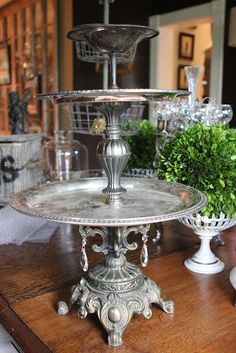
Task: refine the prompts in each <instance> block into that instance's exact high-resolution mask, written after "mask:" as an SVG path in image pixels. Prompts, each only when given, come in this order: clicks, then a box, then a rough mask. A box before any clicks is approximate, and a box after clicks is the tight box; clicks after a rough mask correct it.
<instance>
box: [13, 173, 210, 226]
mask: <svg viewBox="0 0 236 353" xmlns="http://www.w3.org/2000/svg"><path fill="white" fill-rule="evenodd" d="M121 180H122V185H123V186H124V187H125V188H126V190H127V192H126V193H124V194H123V195H122V200H121V202H119V203H115V204H111V205H109V204H106V203H105V198H106V196H104V195H103V194H102V192H101V190H102V189H103V188H104V187H106V184H107V179H106V178H91V179H80V180H72V181H66V182H56V183H49V184H46V185H43V186H39V187H32V188H29V189H26V190H24V191H22V192H20V193H18V194H16V195H14V196H13V198H12V200H11V202H10V203H11V206H12V207H13V208H15V209H16V210H18V211H20V212H22V213H25V214H28V215H32V216H39V217H44V218H47V219H52V220H55V221H59V222H65V223H66V222H67V223H74V224H82V225H96V226H117V225H137V224H144V223H146V224H148V223H155V222H159V221H165V220H170V219H176V218H181V217H183V216H184V215H187V214H190V213H193V212H196V211H197V210H199V209H201V208H202V207H203V206H204V205H205V204H206V197H205V196H204V195H203V194H202V193H201V192H199V191H197V190H195V189H193V188H191V187H188V186H186V185H181V184H175V183H166V182H163V181H160V180H156V179H141V178H137V179H136V178H121Z"/></svg>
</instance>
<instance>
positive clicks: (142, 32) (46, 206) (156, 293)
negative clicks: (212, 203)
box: [11, 24, 206, 346]
mask: <svg viewBox="0 0 236 353" xmlns="http://www.w3.org/2000/svg"><path fill="white" fill-rule="evenodd" d="M157 34H158V32H157V31H155V30H153V29H151V28H149V27H144V26H136V25H99V24H90V25H83V26H78V27H75V28H74V29H72V31H71V32H69V34H68V36H69V37H70V38H71V39H73V40H75V41H77V40H81V41H84V42H86V43H88V44H89V45H90V46H91V47H92V48H94V50H96V51H98V52H101V53H104V54H106V55H107V56H108V57H109V58H110V60H111V68H112V70H111V72H112V74H111V77H112V83H111V88H110V89H103V90H102V89H101V90H82V91H71V92H59V93H58V92H57V93H49V94H41V95H40V96H39V98H41V99H49V100H50V101H51V102H53V103H54V104H63V105H80V104H84V103H85V102H88V103H92V104H93V107H94V108H95V109H96V110H97V111H98V112H100V113H102V114H103V115H104V117H105V119H106V131H105V136H104V139H103V140H102V141H101V142H100V143H99V144H98V146H97V158H98V159H99V161H100V163H101V166H102V168H103V169H104V171H105V173H106V177H105V178H86V179H79V180H70V181H65V182H55V183H49V184H46V185H42V186H39V187H32V188H29V189H26V190H24V191H22V192H20V193H18V194H16V195H15V196H14V197H13V198H12V200H11V205H12V207H13V208H15V209H16V210H18V211H20V212H22V213H25V214H28V215H31V216H39V217H44V218H47V219H49V220H50V219H51V220H54V221H59V222H63V223H71V224H77V225H78V229H79V235H80V237H81V239H82V246H81V260H80V261H81V265H82V268H83V270H84V271H88V274H87V276H85V277H83V278H81V280H80V282H79V283H78V284H77V285H76V286H75V287H74V289H73V292H72V295H71V298H70V299H69V301H68V303H65V302H59V306H58V312H59V314H66V313H68V311H69V309H70V308H71V306H72V305H73V304H74V303H77V304H78V307H79V310H78V312H79V316H80V317H81V318H85V317H86V316H87V314H88V313H97V315H98V318H99V320H100V322H101V323H102V325H103V326H104V328H105V330H106V331H107V334H108V344H109V345H110V346H119V345H121V344H122V334H123V331H124V329H125V328H126V326H127V325H128V323H129V321H130V319H131V317H132V315H133V314H134V313H138V314H143V316H144V317H145V318H147V319H148V318H150V316H151V314H152V312H151V308H150V307H151V304H152V303H156V304H158V305H159V306H160V307H161V308H162V309H163V310H164V311H165V312H167V313H173V311H174V303H173V302H172V301H169V300H164V299H163V297H162V294H161V289H160V287H159V286H158V285H157V284H156V283H154V282H153V281H152V280H151V279H150V278H148V277H146V276H145V275H144V274H143V273H142V271H141V269H140V268H139V267H138V266H136V265H134V264H132V263H130V262H128V261H127V259H126V257H125V254H126V252H127V251H128V250H134V249H136V248H137V244H136V243H135V242H129V240H128V236H129V234H130V233H132V232H134V233H136V234H140V235H141V237H142V241H143V245H142V249H141V254H140V260H141V264H142V265H143V266H146V265H147V262H148V249H147V241H148V230H149V227H150V224H152V223H157V222H160V221H161V222H163V221H166V220H171V219H177V218H180V217H183V216H184V215H186V214H189V213H193V212H196V211H198V210H199V209H201V208H202V207H203V206H204V205H205V203H206V198H205V196H204V195H203V194H202V193H201V192H199V191H197V190H195V189H193V188H191V187H188V186H186V185H181V184H174V183H166V182H163V181H159V180H157V179H144V178H143V179H142V178H137V179H136V178H123V177H121V174H122V171H123V169H124V167H125V165H126V163H127V161H128V159H129V156H130V154H131V152H130V147H129V145H128V143H127V142H126V141H125V140H123V139H122V134H121V129H120V122H119V119H120V116H121V114H122V113H123V112H124V111H126V110H127V109H128V108H129V107H130V105H131V104H132V103H133V102H142V103H149V102H155V101H159V100H172V99H173V98H174V97H175V96H176V95H177V94H186V92H181V91H168V90H166V91H159V90H155V89H119V88H118V87H117V85H116V60H117V57H118V56H119V55H120V54H122V53H125V52H126V51H128V50H135V49H136V46H137V44H138V43H139V42H140V41H141V40H143V39H145V38H151V37H154V36H156V35H157ZM94 235H99V236H100V237H101V239H102V244H101V243H99V244H94V245H93V250H94V251H95V252H102V253H103V254H104V255H105V261H104V263H103V264H99V265H97V266H95V267H94V268H92V269H89V266H88V258H87V254H86V243H87V239H88V237H93V236H94Z"/></svg>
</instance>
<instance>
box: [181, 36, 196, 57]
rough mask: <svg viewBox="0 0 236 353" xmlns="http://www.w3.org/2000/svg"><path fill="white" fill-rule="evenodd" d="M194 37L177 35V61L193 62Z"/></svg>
mask: <svg viewBox="0 0 236 353" xmlns="http://www.w3.org/2000/svg"><path fill="white" fill-rule="evenodd" d="M193 52H194V35H193V34H189V33H183V32H180V33H179V59H188V60H193Z"/></svg>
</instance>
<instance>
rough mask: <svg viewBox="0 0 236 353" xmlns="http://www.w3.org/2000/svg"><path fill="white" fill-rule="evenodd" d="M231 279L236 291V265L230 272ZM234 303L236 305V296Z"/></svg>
mask: <svg viewBox="0 0 236 353" xmlns="http://www.w3.org/2000/svg"><path fill="white" fill-rule="evenodd" d="M229 280H230V283H231V284H232V286H233V287H234V289H235V291H236V267H233V268H232V270H231V271H230V274H229ZM234 305H235V306H236V298H235V300H234Z"/></svg>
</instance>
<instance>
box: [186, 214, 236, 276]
mask: <svg viewBox="0 0 236 353" xmlns="http://www.w3.org/2000/svg"><path fill="white" fill-rule="evenodd" d="M179 221H180V222H181V223H183V224H184V225H186V226H187V227H189V228H191V229H193V231H194V233H195V234H197V235H198V236H199V238H200V240H201V244H200V248H199V250H198V251H197V252H196V253H195V254H194V255H193V256H191V257H190V258H189V259H186V260H185V261H184V265H185V267H186V268H187V269H189V270H190V271H193V272H197V273H203V274H212V273H218V272H221V271H222V270H223V269H224V263H223V262H222V261H221V260H220V259H219V258H218V257H217V256H215V254H214V253H213V252H212V250H211V247H210V242H211V239H212V238H213V237H215V236H217V235H218V234H219V233H220V232H221V231H223V230H225V229H227V228H230V227H232V226H233V225H234V224H236V219H234V220H233V219H229V218H228V217H227V216H225V215H224V214H220V216H219V218H217V217H212V218H208V217H207V216H201V215H200V214H199V213H197V214H192V215H189V216H187V217H183V218H180V219H179ZM234 277H235V275H234ZM234 280H235V279H234Z"/></svg>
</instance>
